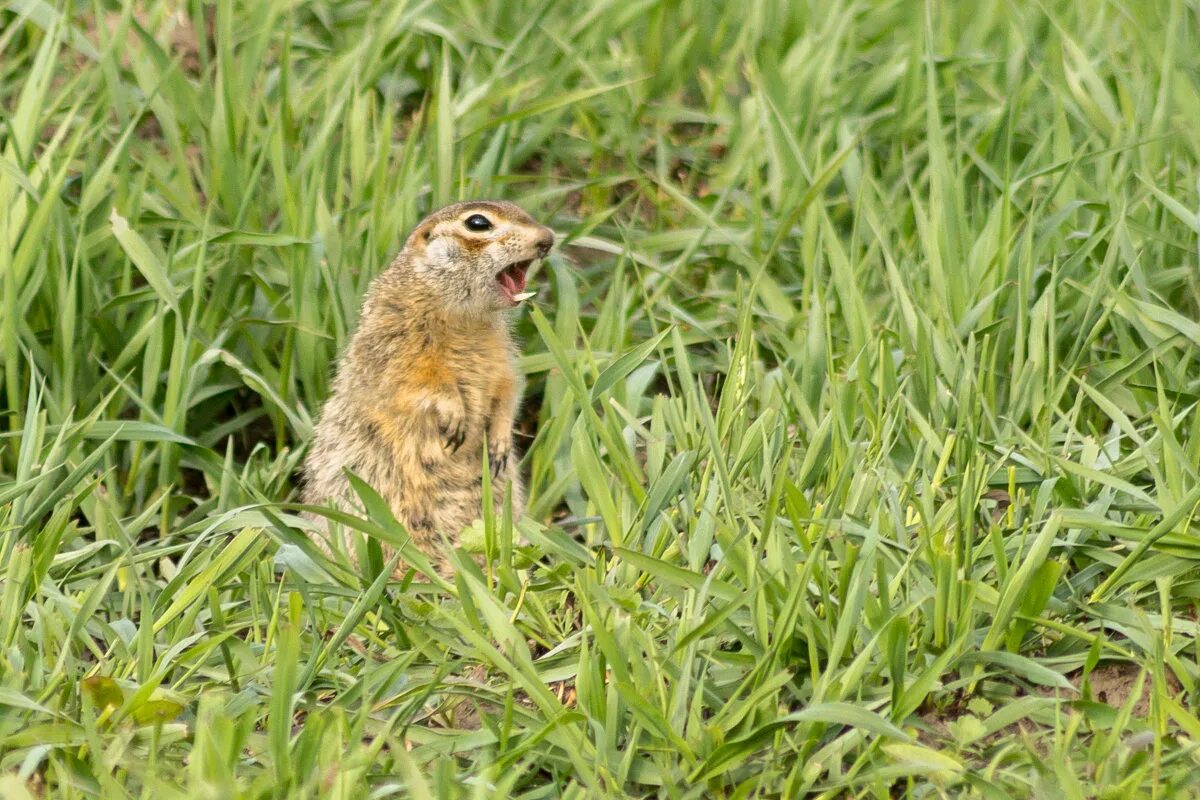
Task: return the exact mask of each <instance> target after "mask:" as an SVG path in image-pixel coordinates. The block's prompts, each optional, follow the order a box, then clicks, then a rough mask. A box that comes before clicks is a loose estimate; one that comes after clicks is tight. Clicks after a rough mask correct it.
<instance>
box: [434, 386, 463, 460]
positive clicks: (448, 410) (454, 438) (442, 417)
mask: <svg viewBox="0 0 1200 800" xmlns="http://www.w3.org/2000/svg"><path fill="white" fill-rule="evenodd" d="M434 411H435V413H436V415H437V429H438V434H439V435H440V436H441V438H442V447H443V448H444V449H446V450H449V451H450V452H451V453H456V452H458V448H460V447H462V446H463V442H465V441H466V440H467V411H466V409H465V408H463V404H462V401H461V400H458V399H457V398H456V399H455V400H446V401H441V402H439V403H438V404H437V405H436V406H435V407H434Z"/></svg>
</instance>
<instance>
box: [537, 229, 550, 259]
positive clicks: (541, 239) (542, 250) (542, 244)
mask: <svg viewBox="0 0 1200 800" xmlns="http://www.w3.org/2000/svg"><path fill="white" fill-rule="evenodd" d="M533 246H534V248H536V249H537V254H538V258H545V257H546V254H547V253H549V252H550V248H551V247H553V246H554V231H552V230H550V229H549V228H542V231H541V235H540V236H538V239H537V241H536V242H534V245H533Z"/></svg>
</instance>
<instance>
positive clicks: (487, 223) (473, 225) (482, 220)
mask: <svg viewBox="0 0 1200 800" xmlns="http://www.w3.org/2000/svg"><path fill="white" fill-rule="evenodd" d="M466 226H467V228H468V229H469V230H473V231H488V230H491V229H492V221H491V220H490V219H488V218H487V217H485V216H484V215H483V214H472V215H471V216H469V217H467V220H466Z"/></svg>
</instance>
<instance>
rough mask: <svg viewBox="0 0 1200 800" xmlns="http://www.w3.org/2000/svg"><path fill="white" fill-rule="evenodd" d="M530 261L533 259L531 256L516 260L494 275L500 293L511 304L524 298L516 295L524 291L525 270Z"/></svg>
mask: <svg viewBox="0 0 1200 800" xmlns="http://www.w3.org/2000/svg"><path fill="white" fill-rule="evenodd" d="M532 263H533V259H531V258H530V259H526V260H525V261H517V262H514V263H512V264H509V265H508V266H507V267H505V268H504V269H502V270H500V272H499V273H497V275H496V283H497V284H498V285H499V287H500V293H501V294H502V295H504V297H505V299H507V300H508V302H510V303H512V304H513V305H516V304H517V303H519V302H521V300H524V299H525V298H524V297H519V296H518V295H520V294H521V293H522V292H524V291H525V272H526V270H528V269H529V265H530V264H532Z"/></svg>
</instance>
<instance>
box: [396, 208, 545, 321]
mask: <svg viewBox="0 0 1200 800" xmlns="http://www.w3.org/2000/svg"><path fill="white" fill-rule="evenodd" d="M553 245H554V232H553V231H551V230H550V229H549V228H547V227H545V226H544V225H540V224H538V223H537V222H536V221H535V220H534V219H533V217H531V216H529V215H528V214H527V213H525V211H524V210H523V209H522V208H521V207H520V206H517V205H514V204H512V203H507V202H503V201H493V200H475V201H470V202H466V203H455V204H454V205H452V206H447V207H445V208H443V209H441V210H439V211H435V212H434V213H432V214H430V215H429V216H428V217H426V218H425V219H424V220H422V221H421V223H420V224H419V225H418V226H417V227H416V229H415V230H414V231H413V232H412V234H411V235H410V236H409V237H408V241H407V242H406V243H405V245H404V249H405V251H406V252H407V253H408V254H409V259H408V264H407V266H408V269H409V270H411V275H412V277H413V278H415V279H417V280H419V281H420V282H421V283H422V284H424V285H425V286H426V288H428V289H429V290H430V291H431V292H433V293H434V294H436V295H437V296H439V297H441V298H442V299H443V300H444V301H445V302H446V303H448V304H450V305H451V307H452V308H453V310H455V311H458V312H460V313H464V314H481V313H487V312H496V311H502V310H504V309H507V308H511V307H513V306H515V305H517V304H518V303H520V301H521V300H522V299H523V296H522V292H524V291H525V272H526V270H528V269H529V266H530V264H532V263H533V261H534V260H535V259H539V258H544V257H545V256H546V254H547V253H549V252H550V248H551V247H552V246H553Z"/></svg>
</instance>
